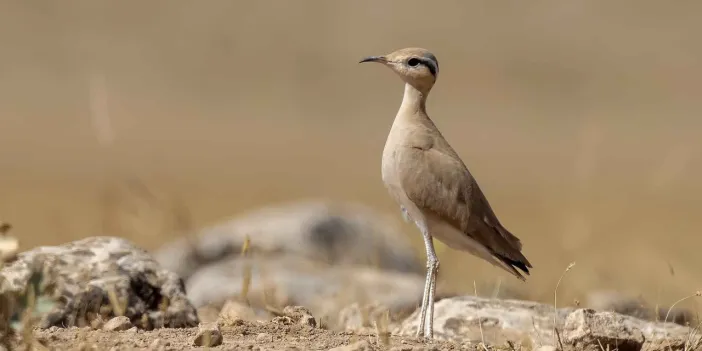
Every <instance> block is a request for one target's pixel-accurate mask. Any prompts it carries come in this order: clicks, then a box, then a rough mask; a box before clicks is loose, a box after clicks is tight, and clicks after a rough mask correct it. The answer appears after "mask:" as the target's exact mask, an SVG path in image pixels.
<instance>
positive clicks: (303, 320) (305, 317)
mask: <svg viewBox="0 0 702 351" xmlns="http://www.w3.org/2000/svg"><path fill="white" fill-rule="evenodd" d="M283 314H284V315H286V316H288V317H290V318H291V319H292V320H294V321H296V322H297V324H300V325H306V326H310V327H313V328H314V327H316V326H317V321H316V320H315V319H314V316H312V313H310V311H309V310H308V309H306V308H304V307H302V306H287V307H285V308H284V309H283Z"/></svg>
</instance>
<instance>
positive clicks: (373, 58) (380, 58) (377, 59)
mask: <svg viewBox="0 0 702 351" xmlns="http://www.w3.org/2000/svg"><path fill="white" fill-rule="evenodd" d="M364 62H380V63H386V62H388V60H387V59H386V58H385V56H368V57H366V58H364V59H363V60H361V61H358V63H364Z"/></svg>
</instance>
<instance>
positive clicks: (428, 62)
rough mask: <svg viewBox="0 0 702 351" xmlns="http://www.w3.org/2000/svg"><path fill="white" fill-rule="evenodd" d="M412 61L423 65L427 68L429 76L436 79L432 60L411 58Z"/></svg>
mask: <svg viewBox="0 0 702 351" xmlns="http://www.w3.org/2000/svg"><path fill="white" fill-rule="evenodd" d="M413 59H415V60H417V61H419V64H421V65H424V66H425V67H426V68H428V69H429V72H431V75H432V76H434V77H436V66H435V65H434V62H433V61H432V60H429V59H425V58H419V57H413Z"/></svg>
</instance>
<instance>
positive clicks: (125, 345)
mask: <svg viewBox="0 0 702 351" xmlns="http://www.w3.org/2000/svg"><path fill="white" fill-rule="evenodd" d="M196 333H197V328H192V329H160V330H154V331H137V330H136V329H132V330H127V331H120V332H107V331H100V330H90V329H89V328H86V329H79V328H73V329H59V328H54V329H51V330H46V331H37V332H35V336H36V338H37V341H39V342H40V343H42V344H43V345H45V346H47V347H49V348H51V349H56V350H91V349H93V350H95V349H96V350H159V349H160V350H196V349H202V348H201V347H200V348H198V347H195V346H193V339H194V337H195V335H196ZM222 335H223V337H224V343H223V344H222V345H221V346H218V347H216V348H215V349H217V350H290V351H292V350H328V349H331V348H334V347H338V346H343V345H350V344H354V343H358V342H363V341H364V340H365V341H367V342H368V343H369V345H370V347H371V348H369V349H368V350H379V349H381V347H380V346H379V345H382V344H379V340H378V339H377V337H376V336H375V335H367V334H365V335H364V334H353V333H350V332H343V333H337V332H332V331H329V330H324V329H313V328H310V327H303V326H297V325H292V326H290V325H280V324H276V323H274V322H266V323H263V322H261V323H250V322H245V323H242V324H241V325H239V326H232V327H223V328H222ZM387 345H389V347H390V348H393V349H394V350H398V351H399V350H406V351H410V350H436V351H439V350H473V349H477V348H475V347H474V346H462V345H458V344H455V343H449V342H440V341H434V342H430V343H421V342H418V341H416V340H415V339H413V338H400V337H396V336H393V337H391V338H390V339H389V344H387ZM382 349H387V348H382Z"/></svg>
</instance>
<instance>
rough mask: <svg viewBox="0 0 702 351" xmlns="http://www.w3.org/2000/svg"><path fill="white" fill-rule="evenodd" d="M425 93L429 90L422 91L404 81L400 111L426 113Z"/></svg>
mask: <svg viewBox="0 0 702 351" xmlns="http://www.w3.org/2000/svg"><path fill="white" fill-rule="evenodd" d="M427 95H429V92H422V91H420V90H419V89H417V88H415V87H414V86H412V85H411V84H408V83H405V94H404V95H403V96H402V104H401V105H400V113H401V114H415V113H421V114H424V115H426V103H427Z"/></svg>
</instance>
